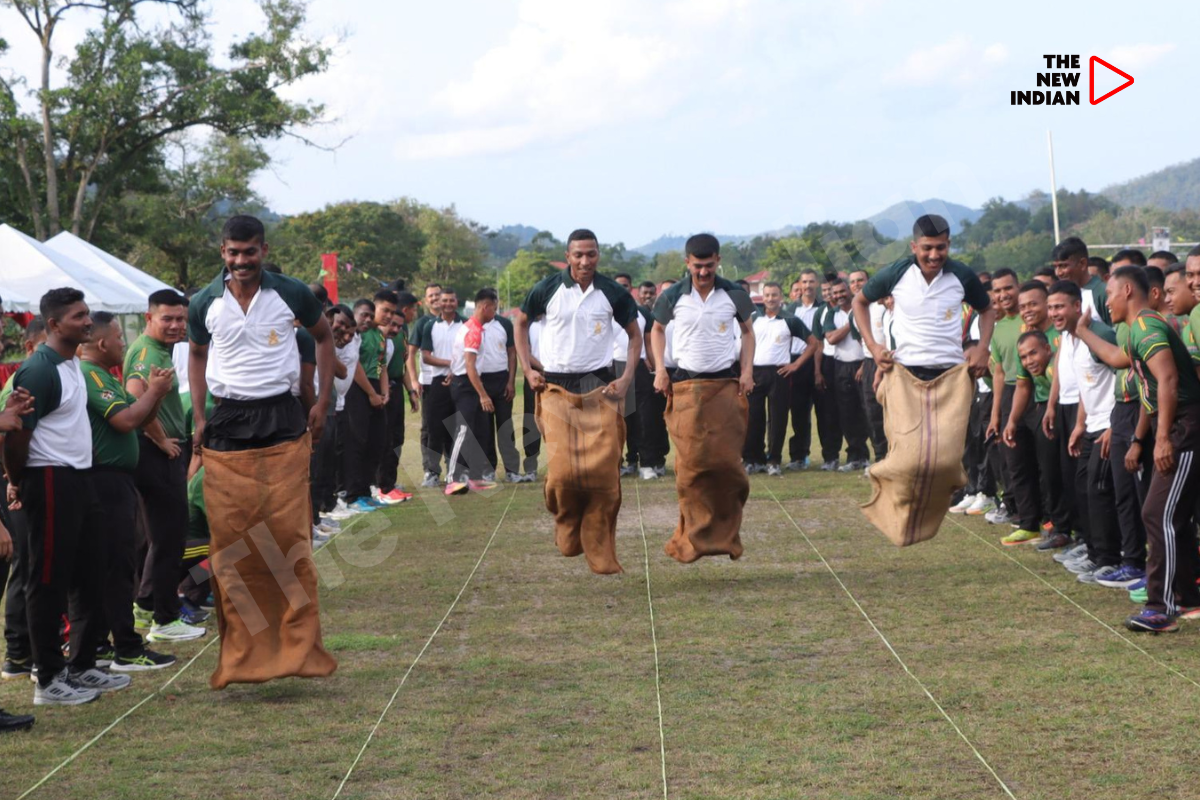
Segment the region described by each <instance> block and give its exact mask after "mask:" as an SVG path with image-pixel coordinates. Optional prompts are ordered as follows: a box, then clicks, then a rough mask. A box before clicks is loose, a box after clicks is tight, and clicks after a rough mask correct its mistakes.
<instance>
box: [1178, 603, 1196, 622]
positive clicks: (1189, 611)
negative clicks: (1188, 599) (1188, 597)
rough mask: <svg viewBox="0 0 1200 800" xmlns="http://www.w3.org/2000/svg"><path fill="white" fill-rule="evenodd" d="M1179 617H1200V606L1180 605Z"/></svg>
mask: <svg viewBox="0 0 1200 800" xmlns="http://www.w3.org/2000/svg"><path fill="white" fill-rule="evenodd" d="M1178 618H1179V619H1200V606H1180V607H1179V617H1178Z"/></svg>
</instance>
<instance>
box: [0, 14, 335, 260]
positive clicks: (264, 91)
mask: <svg viewBox="0 0 1200 800" xmlns="http://www.w3.org/2000/svg"><path fill="white" fill-rule="evenodd" d="M0 6H5V7H9V8H12V9H14V10H15V12H16V13H17V15H18V16H19V17H20V18H21V19H22V20H23V21H24V22H25V26H26V27H27V28H28V30H29V32H30V34H31V35H32V36H33V37H34V38H36V39H37V41H38V43H39V47H40V51H41V58H40V64H39V65H38V66H39V69H38V70H37V77H36V80H34V81H33V83H34V86H35V88H36V92H35V94H34V96H35V97H36V105H37V111H36V113H35V114H26V113H22V112H21V110H20V108H19V106H18V104H17V103H16V99H15V97H16V89H17V88H18V87H21V86H23V85H25V84H27V83H28V81H27V79H26V78H23V77H17V78H4V77H0V115H2V116H0V128H3V129H5V130H6V134H7V136H9V137H11V139H12V146H13V149H12V151H11V152H12V154H13V158H14V161H15V163H16V164H17V167H18V171H19V174H20V176H21V181H20V184H19V185H20V187H21V190H22V195H23V198H22V199H23V204H24V206H25V207H26V208H27V209H28V211H27V216H28V218H29V220H30V221H31V222H32V225H33V229H34V231H35V233H36V235H37V236H38V238H40V239H44V238H46V237H47V236H53V235H54V234H56V233H58V232H59V231H60V230H62V229H63V228H69V229H70V230H71V231H72V232H73V233H75V234H76V235H79V236H83V237H84V238H91V237H92V235H93V234H94V232H95V228H96V223H97V220H98V219H99V217H100V214H101V212H102V210H103V209H104V207H105V205H106V204H108V203H110V202H112V201H113V200H114V198H116V197H118V196H119V195H120V194H121V193H122V192H123V191H124V190H125V189H127V188H129V187H130V186H131V185H133V183H135V182H136V181H138V180H139V179H140V178H144V177H145V173H146V171H147V169H150V168H153V167H154V166H156V165H157V163H159V159H160V151H161V149H162V147H163V146H164V143H165V142H166V140H167V139H168V137H170V136H172V135H174V134H179V133H182V132H186V131H189V130H193V129H196V128H201V127H203V128H208V129H211V130H214V131H216V132H218V133H220V134H223V135H226V136H235V137H240V138H243V139H245V140H247V141H250V142H257V141H263V140H270V139H276V138H279V137H281V136H286V135H292V136H298V133H297V131H298V130H299V129H303V128H305V127H307V126H310V125H312V124H314V123H316V122H318V121H320V119H321V117H322V114H323V108H322V107H321V106H320V105H315V104H311V103H303V102H293V101H290V100H286V99H284V98H283V97H282V96H281V95H280V93H279V90H280V89H282V88H284V87H286V86H290V85H292V84H294V83H296V82H297V81H299V80H301V79H302V78H304V77H305V76H307V75H312V74H314V73H319V72H322V71H324V70H325V69H326V67H327V64H328V58H329V49H328V48H327V47H325V46H323V45H321V44H318V43H314V42H312V41H309V40H308V39H306V38H305V36H304V34H303V32H302V28H303V25H304V21H305V11H306V8H305V4H304V0H259V8H260V10H261V11H262V13H263V15H264V17H265V22H264V23H263V24H261V25H259V26H258V29H257V30H256V31H255V32H253V33H250V34H248V35H247V36H245V37H244V38H243V39H241V40H240V41H238V42H236V43H235V44H234V45H233V46H232V47H231V48H230V50H229V53H228V57H229V59H230V61H231V62H232V65H231V66H218V65H217V63H216V61H215V59H214V58H213V53H212V50H211V45H210V37H209V33H208V25H209V19H208V13H207V12H206V11H205V10H204V9H202V7H201V6H200V3H199V0H89V2H78V0H0ZM142 6H154V7H159V8H164V7H165V8H168V9H170V10H171V11H173V12H175V15H176V19H175V21H174V23H173V24H171V25H168V26H165V27H159V28H151V27H146V26H143V25H142V24H141V23H140V21H139V19H138V16H137V12H138V10H139V9H140V8H141V7H142ZM83 11H91V12H99V14H100V20H99V23H98V24H97V25H95V26H94V27H92V28H91V29H89V30H88V31H87V32H86V34H85V35H84V37H83V41H82V42H80V44H79V45H78V46H77V47H76V48H75V52H74V53H73V54H72V56H71V57H70V58H68V59H66V60H65V69H66V82H65V85H64V86H62V87H58V88H56V87H53V86H52V85H51V71H50V68H51V65H52V63H53V61H54V53H55V39H54V34H55V32H56V30H57V29H58V26H59V25H60V24H61V23H62V22H63V20H64V19H66V18H67V17H68V16H70V15H73V14H75V13H79V12H83Z"/></svg>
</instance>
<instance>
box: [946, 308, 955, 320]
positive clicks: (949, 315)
mask: <svg viewBox="0 0 1200 800" xmlns="http://www.w3.org/2000/svg"><path fill="white" fill-rule="evenodd" d="M944 319H945V320H946V321H947V322H949V321H950V320H952V319H954V309H953V308H947V309H946V316H945V317H944Z"/></svg>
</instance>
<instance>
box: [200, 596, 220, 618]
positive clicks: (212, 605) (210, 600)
mask: <svg viewBox="0 0 1200 800" xmlns="http://www.w3.org/2000/svg"><path fill="white" fill-rule="evenodd" d="M200 607H201V608H203V609H204V610H205V611H208V612H210V613H211V612H213V611H215V610H216V608H217V599H216V598H215V597H213V596H212V592H209V593H208V597H206V598H204V602H203V603H201V604H200Z"/></svg>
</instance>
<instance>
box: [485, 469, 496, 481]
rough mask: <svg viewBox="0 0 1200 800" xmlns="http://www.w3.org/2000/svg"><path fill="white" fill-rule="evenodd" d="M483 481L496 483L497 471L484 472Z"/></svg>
mask: <svg viewBox="0 0 1200 800" xmlns="http://www.w3.org/2000/svg"><path fill="white" fill-rule="evenodd" d="M483 481H484V483H495V482H496V473H495V472H494V471H493V472H485V473H483Z"/></svg>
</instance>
